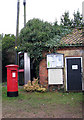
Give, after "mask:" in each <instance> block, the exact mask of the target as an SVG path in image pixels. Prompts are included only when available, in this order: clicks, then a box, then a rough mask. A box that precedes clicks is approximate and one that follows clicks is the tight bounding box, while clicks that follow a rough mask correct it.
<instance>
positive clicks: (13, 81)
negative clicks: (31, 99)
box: [11, 70, 18, 91]
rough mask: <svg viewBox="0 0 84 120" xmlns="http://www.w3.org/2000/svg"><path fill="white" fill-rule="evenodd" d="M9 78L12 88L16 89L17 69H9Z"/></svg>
mask: <svg viewBox="0 0 84 120" xmlns="http://www.w3.org/2000/svg"><path fill="white" fill-rule="evenodd" d="M11 78H12V81H11V83H12V86H11V87H12V90H14V91H18V73H17V70H12V71H11Z"/></svg>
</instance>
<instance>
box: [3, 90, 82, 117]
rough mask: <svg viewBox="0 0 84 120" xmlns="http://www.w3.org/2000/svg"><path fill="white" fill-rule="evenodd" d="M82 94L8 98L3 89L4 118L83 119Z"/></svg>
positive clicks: (22, 95) (33, 94)
mask: <svg viewBox="0 0 84 120" xmlns="http://www.w3.org/2000/svg"><path fill="white" fill-rule="evenodd" d="M81 97H82V94H81V93H79V94H77V93H70V94H69V93H68V94H67V93H50V92H48V93H44V94H42V93H27V92H24V91H23V90H22V89H21V90H19V96H18V97H17V98H8V97H7V93H6V88H3V97H2V117H3V118H82V99H81Z"/></svg>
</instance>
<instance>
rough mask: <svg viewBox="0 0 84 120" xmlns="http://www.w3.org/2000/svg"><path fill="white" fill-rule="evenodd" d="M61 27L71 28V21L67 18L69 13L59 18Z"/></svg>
mask: <svg viewBox="0 0 84 120" xmlns="http://www.w3.org/2000/svg"><path fill="white" fill-rule="evenodd" d="M61 25H64V26H71V25H72V21H71V20H70V18H69V12H65V13H64V14H63V15H62V17H61Z"/></svg>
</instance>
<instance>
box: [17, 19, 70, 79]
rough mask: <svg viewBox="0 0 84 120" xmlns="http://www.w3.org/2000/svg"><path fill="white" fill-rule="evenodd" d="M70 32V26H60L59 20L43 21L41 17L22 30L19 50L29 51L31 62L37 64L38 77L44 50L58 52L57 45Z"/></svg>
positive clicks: (28, 23) (29, 22)
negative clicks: (52, 22)
mask: <svg viewBox="0 0 84 120" xmlns="http://www.w3.org/2000/svg"><path fill="white" fill-rule="evenodd" d="M68 33H70V29H69V28H68V27H64V26H60V25H58V24H57V22H55V23H54V25H52V24H50V23H48V22H43V21H41V20H39V19H32V20H30V21H28V22H27V24H26V26H25V27H24V28H23V29H22V30H21V32H20V40H21V42H20V44H19V46H18V51H27V52H28V54H29V55H30V57H31V63H33V64H35V66H37V67H36V69H35V72H36V74H37V76H36V77H38V70H39V62H40V60H42V58H43V56H42V53H43V51H51V50H52V49H53V51H54V50H55V52H56V47H59V46H60V45H61V46H62V45H63V44H62V43H60V40H61V38H62V37H63V36H65V35H66V34H68Z"/></svg>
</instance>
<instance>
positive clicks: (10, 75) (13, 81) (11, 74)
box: [6, 65, 19, 97]
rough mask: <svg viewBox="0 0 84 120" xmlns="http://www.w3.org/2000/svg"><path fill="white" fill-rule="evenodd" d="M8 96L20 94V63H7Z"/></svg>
mask: <svg viewBox="0 0 84 120" xmlns="http://www.w3.org/2000/svg"><path fill="white" fill-rule="evenodd" d="M6 67H7V96H8V97H16V96H18V67H19V66H18V65H7V66H6Z"/></svg>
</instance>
